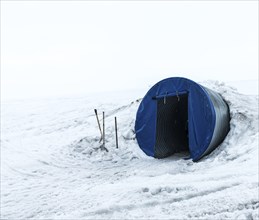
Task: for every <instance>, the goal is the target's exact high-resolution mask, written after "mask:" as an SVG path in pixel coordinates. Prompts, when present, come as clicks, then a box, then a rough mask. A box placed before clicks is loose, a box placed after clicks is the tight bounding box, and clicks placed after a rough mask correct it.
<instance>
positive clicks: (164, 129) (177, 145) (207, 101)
mask: <svg viewBox="0 0 259 220" xmlns="http://www.w3.org/2000/svg"><path fill="white" fill-rule="evenodd" d="M229 121H230V115H229V108H228V105H227V103H226V102H225V101H224V100H223V98H222V97H221V96H220V95H219V94H218V93H216V92H214V91H212V90H210V89H208V88H206V87H204V86H201V85H199V84H198V83H195V82H193V81H191V80H189V79H186V78H180V77H172V78H168V79H164V80H162V81H160V82H158V83H157V84H155V85H154V86H153V87H152V88H151V89H150V90H149V91H148V92H147V94H146V95H145V97H144V98H143V100H142V102H141V103H140V106H139V108H138V111H137V116H136V123H135V132H136V138H137V141H138V144H139V146H140V148H141V149H142V150H143V151H144V152H145V153H146V154H147V155H149V156H152V157H156V158H164V157H167V156H170V155H172V154H174V153H177V152H182V151H189V153H190V157H191V158H192V159H193V161H198V160H199V159H201V158H202V157H204V156H205V155H207V154H209V153H210V152H211V151H213V150H214V149H215V148H216V147H217V146H218V145H219V144H220V143H221V142H222V141H223V140H224V138H225V136H226V135H227V133H228V131H229Z"/></svg>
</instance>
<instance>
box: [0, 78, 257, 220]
mask: <svg viewBox="0 0 259 220" xmlns="http://www.w3.org/2000/svg"><path fill="white" fill-rule="evenodd" d="M200 84H201V85H204V86H206V87H208V88H211V89H213V90H214V91H217V92H219V93H220V94H221V95H222V97H223V98H224V99H225V100H226V101H227V103H228V104H229V106H230V114H231V121H230V123H231V130H230V132H229V134H228V135H227V137H226V139H225V141H224V142H223V143H222V144H221V145H220V146H219V147H218V148H217V149H216V150H215V151H213V152H212V153H211V154H210V155H208V156H206V157H205V158H203V159H202V160H201V161H200V162H198V163H194V162H192V161H191V160H184V159H183V158H184V157H185V155H184V154H175V155H173V156H171V157H169V158H166V159H160V160H159V159H154V158H151V157H148V156H146V155H145V154H144V153H143V152H142V151H141V150H140V149H139V147H138V145H137V142H136V139H135V134H134V123H135V115H136V111H137V108H138V105H139V103H140V100H141V99H140V98H141V97H142V96H143V95H144V94H145V92H146V91H134V92H121V93H109V94H99V95H95V96H89V97H74V98H62V99H61V98H59V99H45V100H44V99H41V100H27V101H10V102H5V103H2V104H1V218H11V219H21V218H34V219H40V218H44V219H80V218H82V219H137V218H141V219H147V218H149V219H169V218H170V219H258V218H259V214H258V209H259V198H258V95H244V94H240V93H239V92H238V91H237V90H236V89H235V88H233V87H230V86H227V85H225V84H224V83H220V82H214V81H206V82H201V83H200ZM95 108H97V109H98V110H99V113H100V115H99V117H100V118H101V113H102V111H105V113H106V121H105V122H106V123H105V124H106V148H107V149H108V152H107V151H105V150H104V149H103V148H101V144H102V143H100V142H99V140H100V132H99V129H98V125H97V122H96V118H95V114H94V111H93V109H95ZM115 116H117V119H118V134H119V148H118V149H116V146H115V130H114V117H115Z"/></svg>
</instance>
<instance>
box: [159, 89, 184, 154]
mask: <svg viewBox="0 0 259 220" xmlns="http://www.w3.org/2000/svg"><path fill="white" fill-rule="evenodd" d="M188 142H189V141H188V94H187V93H186V94H183V95H178V96H169V97H164V98H158V99H157V126H156V145H155V155H154V156H155V157H156V158H163V157H167V156H170V155H172V154H173V153H178V152H182V151H188V150H189V144H188Z"/></svg>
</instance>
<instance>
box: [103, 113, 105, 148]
mask: <svg viewBox="0 0 259 220" xmlns="http://www.w3.org/2000/svg"><path fill="white" fill-rule="evenodd" d="M104 118H105V115H104V112H103V147H105V123H104Z"/></svg>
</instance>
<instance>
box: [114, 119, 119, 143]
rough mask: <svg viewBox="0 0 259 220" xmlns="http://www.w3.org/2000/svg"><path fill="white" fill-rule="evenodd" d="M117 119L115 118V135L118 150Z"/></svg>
mask: <svg viewBox="0 0 259 220" xmlns="http://www.w3.org/2000/svg"><path fill="white" fill-rule="evenodd" d="M117 131H118V130H117V118H116V117H115V135H116V148H118V147H119V145H118V132H117Z"/></svg>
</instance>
